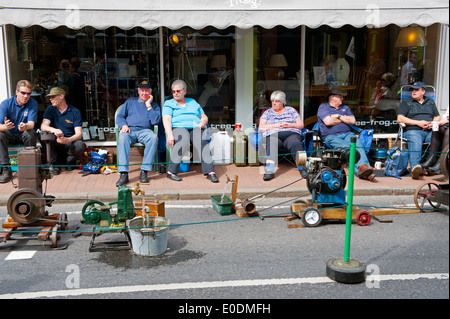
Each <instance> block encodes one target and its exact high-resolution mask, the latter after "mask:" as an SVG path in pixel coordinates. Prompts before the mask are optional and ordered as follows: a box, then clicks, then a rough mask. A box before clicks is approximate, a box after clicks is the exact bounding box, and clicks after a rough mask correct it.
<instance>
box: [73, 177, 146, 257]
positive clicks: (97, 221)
mask: <svg viewBox="0 0 450 319" xmlns="http://www.w3.org/2000/svg"><path fill="white" fill-rule="evenodd" d="M132 192H133V193H135V194H136V195H138V194H139V193H141V194H142V197H143V196H144V191H143V190H142V189H141V188H139V184H136V185H135V186H134V187H133V188H130V187H128V186H120V187H119V190H118V196H117V201H115V202H112V203H108V204H104V203H102V202H101V201H98V200H91V201H89V202H87V203H86V204H85V205H84V206H83V209H82V211H81V223H83V224H94V225H95V226H94V229H93V232H92V240H91V245H90V247H89V251H93V250H94V240H95V237H96V236H99V235H101V234H102V233H106V232H124V234H125V236H126V237H127V242H120V244H119V242H114V243H116V246H127V247H128V248H129V235H128V232H127V231H126V229H127V225H126V221H127V220H129V219H133V218H134V217H136V208H135V207H134V205H133V198H132ZM113 205H117V210H116V211H115V210H112V206H113Z"/></svg>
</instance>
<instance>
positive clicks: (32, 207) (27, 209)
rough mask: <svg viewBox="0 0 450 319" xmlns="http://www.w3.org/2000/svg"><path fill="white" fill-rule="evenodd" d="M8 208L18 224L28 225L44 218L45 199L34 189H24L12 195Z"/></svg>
mask: <svg viewBox="0 0 450 319" xmlns="http://www.w3.org/2000/svg"><path fill="white" fill-rule="evenodd" d="M6 207H7V210H8V214H9V216H11V218H12V219H14V221H15V222H16V223H20V224H23V225H28V224H32V223H34V222H36V220H37V219H39V218H42V217H43V216H44V213H45V199H44V197H43V196H42V194H41V193H39V192H38V191H36V190H34V189H31V188H22V189H20V190H18V191H16V192H14V193H13V194H12V195H11V197H10V198H9V199H8V203H7V205H6Z"/></svg>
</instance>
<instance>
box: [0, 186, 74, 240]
mask: <svg viewBox="0 0 450 319" xmlns="http://www.w3.org/2000/svg"><path fill="white" fill-rule="evenodd" d="M53 199H54V198H53V197H48V196H45V195H43V194H41V193H40V192H38V191H36V190H34V189H31V188H22V189H20V190H18V191H16V192H15V193H13V194H12V195H11V197H10V198H9V199H8V203H7V210H8V218H7V220H6V222H5V223H3V224H2V227H3V231H2V232H1V233H0V241H2V242H6V241H7V240H10V239H11V240H12V239H16V240H19V239H37V240H40V241H47V240H49V239H50V241H51V247H52V248H57V247H58V240H59V238H60V231H63V230H65V229H66V228H67V224H68V221H67V215H66V214H65V213H53V214H49V213H48V212H47V211H46V210H45V206H46V205H48V204H49V202H52V201H53ZM36 233H37V236H33V234H36ZM14 234H20V235H21V236H20V237H14V236H13V235H14ZM24 235H27V236H24Z"/></svg>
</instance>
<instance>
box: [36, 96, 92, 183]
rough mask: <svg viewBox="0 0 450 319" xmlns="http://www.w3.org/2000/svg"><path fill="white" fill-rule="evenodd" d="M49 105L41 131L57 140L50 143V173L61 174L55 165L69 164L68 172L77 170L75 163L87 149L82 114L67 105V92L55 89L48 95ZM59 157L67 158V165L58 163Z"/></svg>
mask: <svg viewBox="0 0 450 319" xmlns="http://www.w3.org/2000/svg"><path fill="white" fill-rule="evenodd" d="M47 96H48V97H50V102H51V103H52V105H49V106H48V107H47V109H46V110H45V113H44V119H43V120H42V124H41V130H42V131H44V132H51V133H53V134H55V136H56V140H55V141H53V142H51V143H50V164H51V165H52V167H51V168H50V172H51V173H52V174H54V175H58V174H59V173H60V168H59V167H55V166H54V165H57V164H58V163H59V164H67V165H68V166H67V170H69V171H71V170H73V169H74V168H75V166H74V165H75V161H76V160H77V158H79V156H80V155H81V154H83V152H84V150H85V147H84V143H83V141H82V140H81V138H82V124H81V122H82V119H81V112H80V111H79V110H78V109H77V108H76V107H75V106H73V105H70V104H67V102H66V92H65V91H64V90H63V89H62V88H59V87H54V88H52V89H51V90H50V93H49V94H48V95H47ZM58 155H59V156H61V155H63V156H64V157H65V163H64V162H61V163H60V162H59V161H58Z"/></svg>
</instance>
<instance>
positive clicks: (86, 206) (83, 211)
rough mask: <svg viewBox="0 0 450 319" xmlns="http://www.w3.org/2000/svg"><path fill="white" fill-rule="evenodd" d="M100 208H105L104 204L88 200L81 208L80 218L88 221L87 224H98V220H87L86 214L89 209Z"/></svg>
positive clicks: (87, 215)
mask: <svg viewBox="0 0 450 319" xmlns="http://www.w3.org/2000/svg"><path fill="white" fill-rule="evenodd" d="M101 206H105V204H104V203H102V202H101V201H99V200H95V199H94V200H90V201H88V202H87V203H86V204H84V206H83V208H82V209H81V216H82V218H83V220H88V221H89V222H94V223H96V222H98V220H94V221H92V220H91V219H92V218H89V214H88V212H89V211H90V210H91V209H97V207H98V208H99V207H101Z"/></svg>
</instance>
